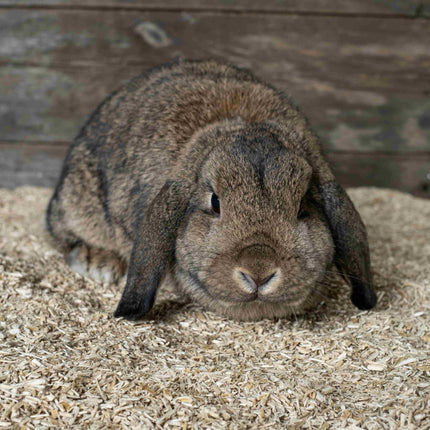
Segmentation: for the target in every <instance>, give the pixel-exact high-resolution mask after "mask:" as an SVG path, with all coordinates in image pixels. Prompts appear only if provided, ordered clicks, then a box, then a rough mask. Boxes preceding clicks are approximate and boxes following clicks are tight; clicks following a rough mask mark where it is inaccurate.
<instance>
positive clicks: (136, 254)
mask: <svg viewBox="0 0 430 430" xmlns="http://www.w3.org/2000/svg"><path fill="white" fill-rule="evenodd" d="M190 196H191V191H190V187H189V186H186V185H183V184H180V183H178V182H175V181H169V182H166V184H165V185H164V186H163V187H162V189H161V190H160V192H159V193H158V194H157V196H156V197H155V198H154V200H153V201H152V202H151V204H150V206H149V207H148V210H147V211H145V213H144V216H143V217H141V218H142V219H141V220H140V222H137V223H136V229H135V238H134V242H133V250H132V252H131V258H130V263H129V268H128V274H127V283H126V285H125V289H124V292H123V294H122V297H121V300H120V302H119V304H118V307H117V309H116V311H115V314H114V316H115V317H124V318H126V319H129V320H137V319H139V318H141V317H143V316H144V315H145V314H146V313H147V312H149V311H150V310H151V308H152V306H153V304H154V300H155V296H156V293H157V289H158V287H159V285H160V283H161V281H162V279H163V276H164V274H165V271H166V268H167V266H168V265H169V263H171V262H172V261H173V258H174V250H175V242H176V235H177V231H178V229H179V227H180V225H181V223H182V221H183V219H184V215H185V212H186V210H187V207H188V202H189V200H190Z"/></svg>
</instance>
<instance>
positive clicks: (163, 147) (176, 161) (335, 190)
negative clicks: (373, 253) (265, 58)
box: [47, 61, 376, 319]
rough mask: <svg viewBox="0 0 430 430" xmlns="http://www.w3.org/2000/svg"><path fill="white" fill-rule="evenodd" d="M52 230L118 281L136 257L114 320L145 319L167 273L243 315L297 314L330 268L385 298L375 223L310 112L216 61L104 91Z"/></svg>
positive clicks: (80, 263) (186, 289)
mask: <svg viewBox="0 0 430 430" xmlns="http://www.w3.org/2000/svg"><path fill="white" fill-rule="evenodd" d="M217 198H218V199H217ZM218 202H219V208H217V205H218ZM218 211H219V212H220V213H217V212H218ZM47 226H48V230H49V231H50V233H51V234H52V235H53V236H54V237H55V238H56V239H57V240H58V241H59V243H61V244H62V245H63V246H66V247H67V249H68V252H69V263H70V265H71V266H72V268H74V269H75V270H77V271H79V272H81V273H82V274H84V275H88V276H92V277H95V278H98V279H100V280H103V281H106V282H115V281H118V280H119V279H120V278H121V277H122V275H124V274H125V272H126V271H127V267H128V271H127V282H126V286H125V290H124V293H123V296H122V299H121V301H120V303H119V305H118V308H117V310H116V313H115V315H116V316H123V317H126V318H129V319H137V318H140V317H142V316H143V315H145V314H146V313H147V312H148V311H149V310H150V309H151V307H152V305H153V302H154V299H155V295H156V292H157V289H158V287H159V285H160V283H161V282H162V281H163V279H164V278H165V276H166V275H170V278H171V280H173V281H174V282H175V283H176V285H177V286H178V288H179V290H180V291H182V292H183V293H185V294H187V295H189V296H191V297H192V298H194V299H195V300H197V301H198V302H199V303H201V304H203V305H204V306H206V307H207V308H209V309H212V310H214V311H216V312H219V313H223V314H225V315H228V316H231V317H234V318H239V319H255V318H261V317H272V316H284V315H288V314H290V313H291V312H296V313H297V312H301V311H303V310H304V309H305V308H307V307H309V306H311V305H313V304H314V303H315V302H316V301H318V300H321V297H322V295H321V291H320V290H321V288H322V285H324V283H325V278H326V273H327V271H328V270H329V269H330V268H331V267H332V265H333V264H336V265H337V267H338V268H339V269H340V271H341V273H342V274H343V275H344V277H345V279H347V280H348V281H349V282H350V284H351V285H352V300H353V302H354V304H355V305H357V306H358V307H359V308H361V309H369V308H371V307H373V306H374V305H375V303H376V296H375V294H374V291H373V288H372V280H371V274H370V262H369V250H368V244H367V237H366V231H365V228H364V226H363V223H362V222H361V219H360V216H359V215H358V213H357V212H356V210H355V208H354V206H353V204H352V203H351V201H350V200H349V198H348V196H347V195H346V193H345V192H344V190H343V189H342V188H341V187H340V186H339V185H338V184H337V183H336V182H335V180H334V177H333V174H332V172H331V171H330V168H329V167H328V165H327V163H326V161H325V160H324V158H323V157H322V155H321V151H320V147H319V142H318V138H317V137H316V135H315V134H314V133H313V132H312V131H311V129H310V127H309V124H308V122H307V120H306V118H305V117H304V116H303V115H302V114H301V113H300V112H299V111H298V109H297V107H295V106H294V105H293V104H292V103H291V102H290V100H289V99H288V98H287V97H286V96H285V95H284V94H283V93H281V92H279V91H277V90H276V89H274V88H272V87H270V86H268V85H266V84H264V83H262V82H261V81H259V80H258V79H256V78H255V77H254V76H253V75H252V74H251V73H250V72H249V71H246V70H242V69H239V68H236V67H233V66H229V65H225V64H220V63H217V62H215V61H207V62H192V61H177V62H174V63H172V64H170V65H165V66H162V67H160V68H158V69H155V70H153V71H150V72H148V73H146V74H143V75H142V76H139V77H137V78H135V79H133V80H132V81H130V82H129V83H128V84H126V85H125V86H124V87H123V88H122V89H120V90H119V91H117V92H116V93H114V94H112V95H111V96H110V97H108V98H107V99H106V100H105V101H104V102H103V103H102V104H101V105H100V106H99V108H98V109H97V110H96V111H95V112H94V113H93V115H92V116H91V117H90V119H89V120H88V121H87V123H86V124H85V125H84V127H83V128H82V130H81V132H80V133H79V135H78V136H77V137H76V139H75V141H74V142H73V144H72V145H71V147H70V149H69V152H68V154H67V156H66V159H65V162H64V167H63V171H62V174H61V177H60V179H59V182H58V185H57V188H56V190H55V193H54V195H53V197H52V200H51V202H50V204H49V207H48V212H47Z"/></svg>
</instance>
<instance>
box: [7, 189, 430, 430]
mask: <svg viewBox="0 0 430 430" xmlns="http://www.w3.org/2000/svg"><path fill="white" fill-rule="evenodd" d="M50 193H51V190H49V189H42V188H20V189H17V190H14V191H10V190H0V309H1V314H0V427H3V428H17V429H18V428H27V429H33V428H37V429H45V428H91V429H98V428H109V429H111V428H112V429H117V428H118V429H119V428H124V429H140V428H141V429H146V428H148V429H151V428H156V429H160V428H168V429H170V428H172V429H173V428H177V429H191V428H193V429H205V428H211V429H226V428H231V429H236V428H237V429H245V428H256V429H257V428H258V429H264V428H267V429H277V428H279V429H285V428H291V429H294V428H318V429H319V428H321V429H328V428H334V429H337V428H347V429H359V428H363V429H380V428H384V429H385V428H386V429H396V428H402V429H429V428H430V378H429V376H430V360H429V356H430V354H429V352H430V293H429V291H430V201H426V200H421V199H417V198H414V197H411V196H409V195H406V194H402V193H399V192H396V191H389V190H378V189H370V188H362V189H354V190H350V195H351V196H352V198H353V200H354V202H355V203H356V206H357V208H358V209H359V211H360V212H361V214H362V216H363V219H364V220H365V223H366V224H367V226H368V232H369V237H370V246H371V251H372V257H373V267H374V277H375V283H376V289H377V293H378V297H379V304H378V306H377V308H376V309H375V310H372V311H370V312H360V311H358V310H357V309H356V308H354V307H353V305H352V304H351V303H350V300H349V290H348V288H347V287H346V286H345V285H344V284H343V282H342V281H340V280H339V279H334V280H333V286H332V287H331V289H330V291H329V293H328V295H327V298H326V299H325V301H324V303H323V304H322V305H321V306H319V307H318V308H317V309H315V310H314V311H312V312H309V313H308V314H307V315H305V316H298V317H295V318H291V319H282V320H276V321H274V320H264V321H259V322H236V321H231V320H227V319H225V318H222V317H219V316H217V315H215V314H213V313H210V312H206V311H204V310H203V309H201V308H200V307H198V306H196V305H194V304H192V303H186V302H184V300H183V299H181V298H177V297H175V295H174V293H173V292H172V291H170V290H169V288H168V286H165V288H163V289H162V291H161V293H160V295H159V297H158V299H157V305H156V307H155V309H154V312H153V313H152V314H151V318H149V319H146V320H143V321H140V322H138V323H129V322H126V321H121V320H115V319H113V317H112V312H113V310H114V308H115V305H116V303H117V301H118V299H119V297H120V293H121V287H118V286H113V285H102V284H98V283H94V282H92V281H90V280H88V279H84V278H81V277H79V276H78V275H76V274H74V273H72V272H71V271H70V270H69V269H68V267H67V266H66V265H65V263H64V259H63V257H62V255H61V254H59V253H58V252H57V251H56V250H55V249H54V248H53V247H52V245H51V244H50V242H49V239H48V238H47V236H46V235H45V233H44V232H43V230H42V223H41V218H42V214H43V211H44V208H45V206H46V204H47V201H48V198H49V196H50Z"/></svg>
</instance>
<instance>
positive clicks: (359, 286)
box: [318, 181, 377, 309]
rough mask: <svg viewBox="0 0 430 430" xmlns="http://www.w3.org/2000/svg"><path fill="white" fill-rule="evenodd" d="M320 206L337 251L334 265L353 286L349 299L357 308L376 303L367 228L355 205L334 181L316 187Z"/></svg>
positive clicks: (368, 306) (368, 307)
mask: <svg viewBox="0 0 430 430" xmlns="http://www.w3.org/2000/svg"><path fill="white" fill-rule="evenodd" d="M318 188H319V192H320V198H321V202H320V204H321V205H322V209H323V211H324V214H325V216H326V219H327V221H328V224H329V227H330V230H331V234H332V237H333V241H334V244H335V252H336V265H337V267H338V269H339V270H340V272H341V274H342V276H343V278H344V279H345V280H346V281H349V284H350V285H351V286H352V294H351V300H352V303H354V305H355V306H357V307H358V308H359V309H371V308H373V307H374V306H375V305H376V301H377V298H376V294H375V292H374V290H373V285H372V274H371V270H370V254H369V245H368V242H367V233H366V228H365V226H364V224H363V221H362V220H361V217H360V215H359V214H358V212H357V210H356V209H355V207H354V204H353V203H352V201H351V200H350V198H349V197H348V195H347V194H346V192H345V191H344V189H343V188H342V187H341V186H340V185H339V184H337V183H336V182H335V181H330V182H328V183H325V184H323V185H320V186H319V187H318Z"/></svg>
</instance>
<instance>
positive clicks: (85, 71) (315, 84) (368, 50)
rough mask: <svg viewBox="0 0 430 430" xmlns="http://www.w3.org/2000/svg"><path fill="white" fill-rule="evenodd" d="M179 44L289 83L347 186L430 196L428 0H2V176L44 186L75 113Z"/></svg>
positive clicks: (4, 180)
mask: <svg viewBox="0 0 430 430" xmlns="http://www.w3.org/2000/svg"><path fill="white" fill-rule="evenodd" d="M176 56H183V57H187V58H208V57H215V58H221V59H225V60H228V61H230V62H233V63H236V64H239V65H241V66H247V67H250V68H252V69H253V70H254V71H255V72H256V74H258V75H259V76H260V77H262V78H264V79H265V80H267V81H270V82H272V83H273V84H275V85H277V86H278V87H280V88H282V89H284V90H286V91H288V92H289V93H290V94H292V95H293V97H294V98H295V100H296V101H297V102H298V104H299V105H300V106H301V107H302V109H303V111H304V112H306V113H307V114H308V116H309V117H310V119H311V122H312V124H313V125H314V128H315V129H316V130H317V132H318V133H319V135H320V136H321V138H322V140H323V143H324V148H325V151H326V153H327V156H328V158H329V159H330V160H331V161H332V163H333V165H334V170H335V172H336V174H337V176H338V179H339V181H340V182H341V183H342V184H343V185H345V186H359V185H376V186H382V187H393V188H399V189H402V190H406V191H409V192H413V193H415V194H418V195H421V196H426V197H429V196H430V0H426V1H418V0H416V1H414V0H220V1H217V0H206V1H205V0H202V1H198V0H159V1H156V0H153V1H150V0H124V1H120V0H15V1H12V0H0V186H6V187H14V186H17V185H22V184H34V185H53V184H54V183H55V179H56V177H57V175H58V172H59V169H60V166H61V159H62V157H63V156H64V153H65V150H66V149H67V146H68V144H69V142H70V141H71V139H72V138H73V136H74V135H75V133H76V132H77V130H78V128H79V125H80V124H81V123H82V121H83V120H84V118H85V116H86V115H88V114H89V113H90V112H91V111H92V109H94V108H95V107H96V106H97V105H98V104H99V103H100V101H102V100H103V98H104V97H105V96H106V95H107V94H108V93H110V92H111V91H112V90H114V89H115V88H117V87H118V86H119V85H120V84H121V83H123V82H124V81H126V80H127V79H129V78H130V77H132V76H134V75H137V74H139V73H140V72H141V71H143V70H145V69H146V68H148V67H152V66H154V65H156V64H159V63H162V62H166V61H169V60H171V59H172V58H174V57H176Z"/></svg>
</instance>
